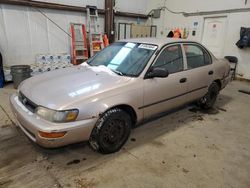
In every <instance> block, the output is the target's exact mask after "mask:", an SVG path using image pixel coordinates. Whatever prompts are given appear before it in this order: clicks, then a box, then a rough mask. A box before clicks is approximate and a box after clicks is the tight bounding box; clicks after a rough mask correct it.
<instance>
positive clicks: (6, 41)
mask: <svg viewBox="0 0 250 188" xmlns="http://www.w3.org/2000/svg"><path fill="white" fill-rule="evenodd" d="M128 1H129V2H128ZM128 1H126V2H124V1H122V0H118V1H116V5H117V6H116V8H117V10H119V11H129V12H135V13H143V14H146V13H147V12H146V11H147V10H146V6H145V2H147V1H148V0H138V1H133V0H128ZM46 2H52V3H60V4H67V5H75V6H86V5H95V6H97V7H98V8H100V9H104V0H84V1H83V0H74V1H72V0H47V1H46ZM143 2H144V3H143ZM128 3H129V4H130V6H127V5H128ZM41 10H42V11H43V12H44V13H45V14H46V15H47V16H48V17H49V18H51V19H52V20H53V21H54V22H56V23H57V24H58V25H59V26H60V27H62V28H63V29H64V30H65V31H67V32H70V31H69V26H70V23H72V22H74V23H83V24H85V23H86V14H85V13H75V12H68V11H58V10H48V9H41ZM115 21H116V25H117V23H118V22H119V21H122V22H134V23H136V22H137V20H136V19H128V18H116V19H115ZM100 25H101V28H102V29H103V30H104V17H103V16H101V18H100ZM0 51H1V53H2V54H3V58H4V65H7V66H11V65H15V64H32V63H35V57H36V56H37V55H39V54H57V53H70V37H69V36H68V35H67V34H65V33H64V32H63V31H62V30H60V29H59V28H58V27H56V26H55V25H54V24H53V23H51V22H50V21H49V20H48V19H47V18H46V17H44V16H43V15H42V14H41V13H40V12H39V11H37V10H36V9H34V8H30V7H22V6H13V5H3V4H0Z"/></svg>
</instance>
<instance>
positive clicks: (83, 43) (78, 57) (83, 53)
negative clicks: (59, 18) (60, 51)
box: [71, 23, 89, 65]
mask: <svg viewBox="0 0 250 188" xmlns="http://www.w3.org/2000/svg"><path fill="white" fill-rule="evenodd" d="M71 35H72V38H71V39H72V40H71V45H72V46H71V57H72V63H73V64H74V65H78V64H81V63H82V62H84V61H85V60H87V59H88V58H89V53H88V47H87V34H86V28H85V25H84V24H76V23H71Z"/></svg>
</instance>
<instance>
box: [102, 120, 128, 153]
mask: <svg viewBox="0 0 250 188" xmlns="http://www.w3.org/2000/svg"><path fill="white" fill-rule="evenodd" d="M101 132H102V133H101V135H100V141H101V143H102V145H103V146H104V147H106V148H118V147H119V146H120V145H121V144H123V142H124V140H125V132H126V131H125V121H123V120H120V119H112V120H109V121H107V122H106V123H105V126H104V127H103V129H102V130H101Z"/></svg>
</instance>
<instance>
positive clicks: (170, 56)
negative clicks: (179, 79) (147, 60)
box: [153, 45, 183, 74]
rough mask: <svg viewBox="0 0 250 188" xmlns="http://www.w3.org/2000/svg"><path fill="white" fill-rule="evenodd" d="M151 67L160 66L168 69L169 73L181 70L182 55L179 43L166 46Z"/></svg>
mask: <svg viewBox="0 0 250 188" xmlns="http://www.w3.org/2000/svg"><path fill="white" fill-rule="evenodd" d="M153 67H162V68H165V69H166V70H168V72H169V74H171V73H175V72H179V71H182V70H183V57H182V51H181V47H180V45H173V46H169V47H166V48H165V49H164V50H163V51H162V52H161V54H160V55H159V57H158V59H157V60H156V62H155V64H154V65H153Z"/></svg>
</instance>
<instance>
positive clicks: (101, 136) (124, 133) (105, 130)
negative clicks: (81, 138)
mask: <svg viewBox="0 0 250 188" xmlns="http://www.w3.org/2000/svg"><path fill="white" fill-rule="evenodd" d="M131 125H132V121H131V117H130V115H129V114H128V113H127V112H125V111H123V110H121V109H119V108H113V109H110V110H108V111H107V112H105V113H104V114H103V115H102V116H101V117H100V118H99V120H98V121H97V123H96V125H95V127H94V129H93V130H92V133H91V136H90V139H89V143H90V146H91V147H92V148H93V149H94V150H95V151H98V152H100V153H103V154H109V153H114V152H117V151H119V150H120V149H121V147H122V146H123V145H124V144H125V142H126V141H127V140H128V137H129V135H130V132H131Z"/></svg>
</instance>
